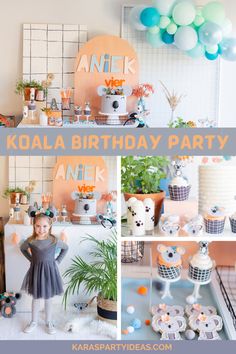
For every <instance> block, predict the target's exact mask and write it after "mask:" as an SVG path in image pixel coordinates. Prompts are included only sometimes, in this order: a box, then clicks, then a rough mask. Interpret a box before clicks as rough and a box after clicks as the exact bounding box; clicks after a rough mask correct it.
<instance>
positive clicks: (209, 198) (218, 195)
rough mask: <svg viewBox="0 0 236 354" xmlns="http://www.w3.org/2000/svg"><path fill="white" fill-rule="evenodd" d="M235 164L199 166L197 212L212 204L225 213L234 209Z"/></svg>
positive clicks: (235, 191) (229, 212) (227, 213)
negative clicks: (222, 209)
mask: <svg viewBox="0 0 236 354" xmlns="http://www.w3.org/2000/svg"><path fill="white" fill-rule="evenodd" d="M235 181H236V166H227V165H221V164H220V165H217V166H216V165H214V166H199V205H198V208H199V214H204V213H205V212H206V210H208V209H209V208H211V207H214V206H220V207H221V208H224V210H225V213H226V215H231V214H233V213H234V212H235V210H236V200H235V196H236V183H235Z"/></svg>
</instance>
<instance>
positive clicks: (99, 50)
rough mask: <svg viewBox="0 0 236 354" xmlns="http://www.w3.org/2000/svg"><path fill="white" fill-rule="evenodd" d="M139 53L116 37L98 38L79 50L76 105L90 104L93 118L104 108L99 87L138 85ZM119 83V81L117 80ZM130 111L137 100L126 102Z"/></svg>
mask: <svg viewBox="0 0 236 354" xmlns="http://www.w3.org/2000/svg"><path fill="white" fill-rule="evenodd" d="M138 76H139V66H138V58H137V54H136V52H135V51H134V49H133V47H132V46H131V45H130V44H129V42H128V41H126V40H124V39H121V38H120V37H116V36H98V37H95V38H93V39H91V40H90V41H88V42H87V43H86V44H85V45H84V46H83V47H82V48H81V49H80V51H79V53H78V55H77V58H76V63H75V95H74V102H75V105H79V106H82V107H84V104H85V102H87V101H89V102H90V104H91V110H92V114H93V115H97V114H98V112H99V110H100V106H101V97H99V96H98V94H97V88H98V86H100V85H105V86H111V85H117V86H119V84H120V83H122V86H126V85H128V86H131V87H132V88H133V87H134V86H136V85H137V84H138V82H139V81H138V80H139V77H138ZM116 80H117V81H116ZM127 102H128V104H127V106H128V111H129V110H132V109H133V105H134V102H135V98H134V97H132V96H131V97H129V98H128V100H127Z"/></svg>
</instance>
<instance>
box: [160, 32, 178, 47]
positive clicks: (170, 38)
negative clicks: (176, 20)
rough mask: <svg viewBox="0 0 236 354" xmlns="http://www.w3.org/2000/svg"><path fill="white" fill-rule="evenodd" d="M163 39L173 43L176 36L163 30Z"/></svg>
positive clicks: (167, 42) (165, 41)
mask: <svg viewBox="0 0 236 354" xmlns="http://www.w3.org/2000/svg"><path fill="white" fill-rule="evenodd" d="M161 38H162V40H163V42H164V43H166V44H172V43H174V40H175V36H174V35H173V34H169V33H168V32H166V31H165V32H163V33H162V36H161Z"/></svg>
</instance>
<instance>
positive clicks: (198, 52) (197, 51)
mask: <svg viewBox="0 0 236 354" xmlns="http://www.w3.org/2000/svg"><path fill="white" fill-rule="evenodd" d="M186 53H187V54H188V55H189V56H190V57H191V58H194V59H195V58H201V57H203V56H204V53H205V49H204V46H203V45H202V44H201V43H197V45H196V47H194V48H193V49H191V50H189V51H187V52H186Z"/></svg>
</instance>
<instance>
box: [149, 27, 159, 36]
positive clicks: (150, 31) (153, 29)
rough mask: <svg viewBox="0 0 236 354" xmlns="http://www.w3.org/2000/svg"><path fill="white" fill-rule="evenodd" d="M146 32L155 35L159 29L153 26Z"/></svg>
mask: <svg viewBox="0 0 236 354" xmlns="http://www.w3.org/2000/svg"><path fill="white" fill-rule="evenodd" d="M148 32H149V33H151V34H157V33H159V32H160V28H159V27H158V26H153V27H150V28H149V29H148Z"/></svg>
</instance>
